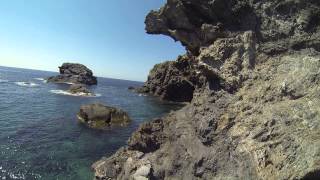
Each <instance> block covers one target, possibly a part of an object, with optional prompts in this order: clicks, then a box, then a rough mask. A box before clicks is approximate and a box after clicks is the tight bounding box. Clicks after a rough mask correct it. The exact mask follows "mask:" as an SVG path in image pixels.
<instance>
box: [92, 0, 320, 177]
mask: <svg viewBox="0 0 320 180" xmlns="http://www.w3.org/2000/svg"><path fill="white" fill-rule="evenodd" d="M146 30H147V32H148V33H150V34H164V35H168V36H170V37H172V38H173V39H174V40H177V41H180V42H181V43H182V44H183V45H184V46H185V47H186V50H187V53H186V55H183V56H180V57H179V58H178V60H177V61H172V62H166V63H164V64H159V65H156V66H155V68H154V69H153V70H152V71H151V73H150V76H149V78H148V81H147V82H146V83H145V85H144V87H143V90H144V91H145V92H148V93H152V94H155V95H157V96H160V97H162V98H163V99H168V100H174V101H189V102H190V104H188V105H186V106H185V107H184V108H182V109H181V110H179V111H176V112H173V113H170V114H169V115H167V116H166V117H163V118H160V119H156V120H154V121H152V122H149V123H146V124H143V125H141V127H140V128H139V129H138V130H137V131H136V132H135V133H134V134H133V135H132V137H131V138H130V139H129V141H128V145H127V147H124V148H122V149H120V150H119V151H118V152H116V153H115V154H114V155H113V156H111V157H108V158H103V159H101V160H100V161H98V162H96V163H95V164H94V165H93V169H94V170H95V178H96V179H319V178H320V108H319V107H320V96H319V90H320V70H319V69H320V1H318V0H306V1H304V0H273V1H271V0H242V1H237V0H168V1H167V3H166V4H165V5H164V7H162V8H161V9H159V10H157V11H151V12H150V13H149V14H148V16H147V18H146Z"/></svg>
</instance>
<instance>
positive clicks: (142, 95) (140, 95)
mask: <svg viewBox="0 0 320 180" xmlns="http://www.w3.org/2000/svg"><path fill="white" fill-rule="evenodd" d="M139 96H147V95H146V94H139Z"/></svg>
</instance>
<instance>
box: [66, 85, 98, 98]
mask: <svg viewBox="0 0 320 180" xmlns="http://www.w3.org/2000/svg"><path fill="white" fill-rule="evenodd" d="M68 92H70V93H71V94H78V95H82V96H92V95H93V93H92V92H91V91H90V90H89V89H88V88H87V87H86V85H84V84H72V85H71V86H70V88H69V89H68Z"/></svg>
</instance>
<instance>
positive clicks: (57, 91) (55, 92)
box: [50, 90, 101, 97]
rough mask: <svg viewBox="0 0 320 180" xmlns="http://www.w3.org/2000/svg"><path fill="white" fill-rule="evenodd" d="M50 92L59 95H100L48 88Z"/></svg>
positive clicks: (98, 95)
mask: <svg viewBox="0 0 320 180" xmlns="http://www.w3.org/2000/svg"><path fill="white" fill-rule="evenodd" d="M50 92H51V93H54V94H60V95H66V96H82V97H100V96H101V94H92V93H90V94H87V93H75V94H73V93H70V92H68V91H63V90H50Z"/></svg>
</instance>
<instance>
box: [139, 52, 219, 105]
mask: <svg viewBox="0 0 320 180" xmlns="http://www.w3.org/2000/svg"><path fill="white" fill-rule="evenodd" d="M205 70H206V69H205V68H203V67H200V66H199V65H198V64H197V62H196V61H195V60H194V59H190V57H188V56H186V55H185V56H180V57H179V58H178V59H177V61H167V62H164V63H161V64H157V65H155V66H154V68H153V69H152V70H151V71H150V74H149V77H148V80H147V82H146V83H145V84H144V86H143V87H140V88H138V89H137V92H139V93H150V94H153V95H155V96H159V97H160V98H161V99H163V100H169V101H175V102H190V101H191V100H192V97H193V93H194V91H195V89H197V88H198V89H199V88H203V87H205V86H206V85H208V84H209V85H212V86H210V87H212V88H213V87H215V88H219V86H220V84H219V83H220V82H219V79H218V77H217V75H216V74H215V72H213V71H211V70H208V69H207V71H205Z"/></svg>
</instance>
